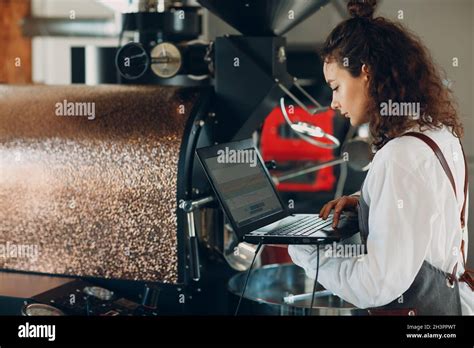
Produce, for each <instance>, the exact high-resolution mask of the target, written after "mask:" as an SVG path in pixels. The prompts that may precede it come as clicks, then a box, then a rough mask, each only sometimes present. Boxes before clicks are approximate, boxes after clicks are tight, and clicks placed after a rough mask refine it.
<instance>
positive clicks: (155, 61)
mask: <svg viewBox="0 0 474 348" xmlns="http://www.w3.org/2000/svg"><path fill="white" fill-rule="evenodd" d="M182 62H183V57H182V55H181V52H180V50H179V49H178V47H176V46H175V45H173V44H172V43H169V42H162V43H160V44H158V45H156V46H155V47H153V49H152V51H151V70H153V72H154V73H155V74H156V75H157V76H159V77H161V78H170V77H173V76H175V75H176V74H177V73H178V71H179V69H181V65H182Z"/></svg>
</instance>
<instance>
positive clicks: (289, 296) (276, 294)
mask: <svg viewBox="0 0 474 348" xmlns="http://www.w3.org/2000/svg"><path fill="white" fill-rule="evenodd" d="M246 275H247V273H246V272H242V273H239V274H237V275H235V276H234V277H232V278H231V279H230V281H229V283H228V289H229V291H230V293H231V294H232V295H233V296H232V300H233V301H231V305H232V306H234V307H233V308H230V310H231V312H233V309H235V306H236V304H237V301H238V298H239V297H240V294H241V292H242V288H243V285H244V282H245V277H246ZM313 282H314V281H313V279H310V278H308V277H307V276H306V274H305V271H304V270H303V269H302V268H300V267H298V266H296V265H294V264H283V265H267V266H264V267H262V268H258V269H255V270H253V271H252V274H251V275H250V279H249V281H248V284H247V289H246V290H245V294H244V299H243V300H242V305H241V307H240V310H239V314H242V315H245V314H247V315H367V314H368V313H367V311H366V310H364V309H360V308H357V307H355V306H353V305H352V304H350V303H348V302H346V301H344V300H343V299H341V298H340V297H338V296H336V295H333V294H332V293H331V292H330V291H325V290H324V288H322V287H321V286H320V285H319V286H318V288H317V296H316V297H315V299H314V304H313V310H312V311H311V310H310V308H309V307H310V305H311V295H310V294H311V293H312V290H313ZM301 294H308V295H307V296H302V297H303V299H300V298H299V296H295V295H301ZM284 298H286V301H285V300H284ZM288 300H290V302H291V300H293V303H287V302H288Z"/></svg>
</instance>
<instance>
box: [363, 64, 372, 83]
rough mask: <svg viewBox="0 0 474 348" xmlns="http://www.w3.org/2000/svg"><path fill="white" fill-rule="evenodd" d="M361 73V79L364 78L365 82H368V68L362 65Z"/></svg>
mask: <svg viewBox="0 0 474 348" xmlns="http://www.w3.org/2000/svg"><path fill="white" fill-rule="evenodd" d="M361 72H362V77H363V78H364V80H365V81H368V80H369V77H370V75H369V67H368V66H367V65H365V64H362V67H361Z"/></svg>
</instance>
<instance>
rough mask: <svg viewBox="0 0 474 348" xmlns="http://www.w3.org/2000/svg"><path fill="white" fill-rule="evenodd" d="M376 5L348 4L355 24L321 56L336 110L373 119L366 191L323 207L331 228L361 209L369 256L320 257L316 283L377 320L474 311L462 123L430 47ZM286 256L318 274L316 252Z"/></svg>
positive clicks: (371, 1) (355, 121) (344, 27)
mask: <svg viewBox="0 0 474 348" xmlns="http://www.w3.org/2000/svg"><path fill="white" fill-rule="evenodd" d="M375 3H376V1H375V0H366V1H350V2H349V4H348V10H349V12H350V14H351V17H352V18H350V19H348V20H346V21H344V22H342V23H341V24H339V25H338V26H337V27H336V28H335V29H334V30H333V31H332V32H331V34H330V35H329V37H328V39H327V40H326V42H325V45H324V48H323V50H322V56H323V59H324V68H323V69H324V76H325V79H326V81H327V83H328V84H329V86H330V87H331V89H332V90H333V98H332V103H331V107H332V108H333V109H336V110H339V111H340V113H341V114H342V115H343V116H345V117H347V118H349V119H350V122H351V124H352V125H353V126H358V125H361V124H364V123H367V122H368V123H369V127H370V132H371V136H372V138H373V146H374V149H375V150H376V153H375V156H374V158H373V161H372V164H371V168H370V170H369V172H368V174H367V177H366V179H365V181H364V184H363V185H362V188H361V191H360V195H354V196H350V197H342V198H339V199H337V200H334V201H331V202H329V203H327V204H326V205H325V206H324V207H323V208H322V209H321V211H320V215H321V216H322V217H323V218H327V216H328V214H329V213H330V211H331V210H333V209H334V216H335V219H334V220H335V223H334V227H335V226H336V225H337V223H338V220H339V217H340V214H341V212H342V211H356V212H358V216H359V228H360V232H361V237H362V240H363V242H364V245H365V247H366V248H365V250H366V253H364V254H362V255H359V256H358V257H354V256H352V257H351V256H345V257H330V255H329V256H328V255H327V254H328V253H325V252H320V253H319V255H320V262H319V273H318V281H319V283H321V284H322V285H323V286H324V287H325V288H326V289H329V290H331V291H332V292H334V293H335V294H337V295H339V296H340V297H341V298H343V299H344V300H346V301H348V302H350V303H352V304H354V305H355V306H357V307H360V308H368V309H370V313H374V314H407V315H414V314H421V315H425V314H428V315H437V314H439V315H443V314H448V315H449V314H454V315H457V314H461V312H462V314H465V315H466V314H471V315H472V314H474V292H473V290H474V289H471V287H470V285H469V280H470V275H469V273H465V269H464V268H465V265H464V262H463V257H462V253H461V251H460V246H461V242H462V241H464V253H465V256H466V257H467V211H468V208H467V202H468V199H467V195H466V198H465V194H464V187H465V185H464V184H465V175H467V173H466V169H465V161H464V158H463V149H462V146H461V144H460V140H459V139H460V138H461V137H462V135H463V127H462V125H461V122H460V120H459V118H458V116H457V113H456V110H455V108H454V105H453V102H452V98H451V94H450V91H449V90H448V88H446V87H444V86H443V84H442V79H441V77H440V75H439V73H438V72H437V70H436V68H435V66H434V63H433V62H432V59H431V57H430V55H429V53H428V52H427V50H426V48H425V47H424V46H423V45H422V43H421V42H420V40H419V39H418V38H417V37H415V36H414V35H413V34H411V33H410V32H408V31H407V30H406V29H405V28H403V27H402V26H401V25H399V24H396V23H394V22H391V21H389V20H387V19H385V18H381V17H378V18H373V17H372V16H373V13H374V8H375ZM408 132H416V133H418V134H420V133H422V134H424V135H426V136H428V137H429V138H431V140H433V141H434V142H435V143H436V144H437V146H438V147H439V148H440V149H441V153H442V155H444V158H445V159H446V162H447V167H446V168H444V169H445V170H446V171H445V170H443V166H442V165H440V164H441V162H440V159H438V157H437V156H436V154H435V153H434V150H433V149H432V148H430V146H428V144H427V143H425V141H429V139H428V140H424V139H426V138H424V139H417V138H416V136H408V135H404V134H406V133H408ZM434 146H436V145H434ZM442 157H443V156H442ZM449 171H451V172H452V176H453V180H450V178H449V176H448V175H449V173H448V172H449ZM453 189H454V190H455V191H453ZM465 201H466V203H465ZM463 206H464V211H465V212H466V214H465V216H463V218H464V224H465V226H466V227H465V228H464V229H462V227H461V224H462V223H461V221H460V220H461V219H460V213H461V211H462V210H463ZM325 250H327V249H325ZM288 251H289V254H290V256H291V258H292V259H293V261H294V262H295V263H296V264H297V265H299V266H301V267H303V268H304V269H305V270H306V273H307V274H308V275H309V276H310V277H313V278H314V277H315V273H316V272H315V271H316V265H317V260H316V257H317V253H316V247H315V246H289V247H288ZM459 278H461V280H462V281H459V282H458V281H457V279H459ZM471 286H472V284H471Z"/></svg>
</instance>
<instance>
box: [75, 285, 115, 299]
mask: <svg viewBox="0 0 474 348" xmlns="http://www.w3.org/2000/svg"><path fill="white" fill-rule="evenodd" d="M83 291H84V293H86V294H87V295H89V296H94V297H96V298H98V299H99V300H103V301H109V300H110V299H111V298H112V296H114V293H113V291H110V290H107V289H104V288H101V287H99V286H86V287H85V288H84V290H83Z"/></svg>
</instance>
